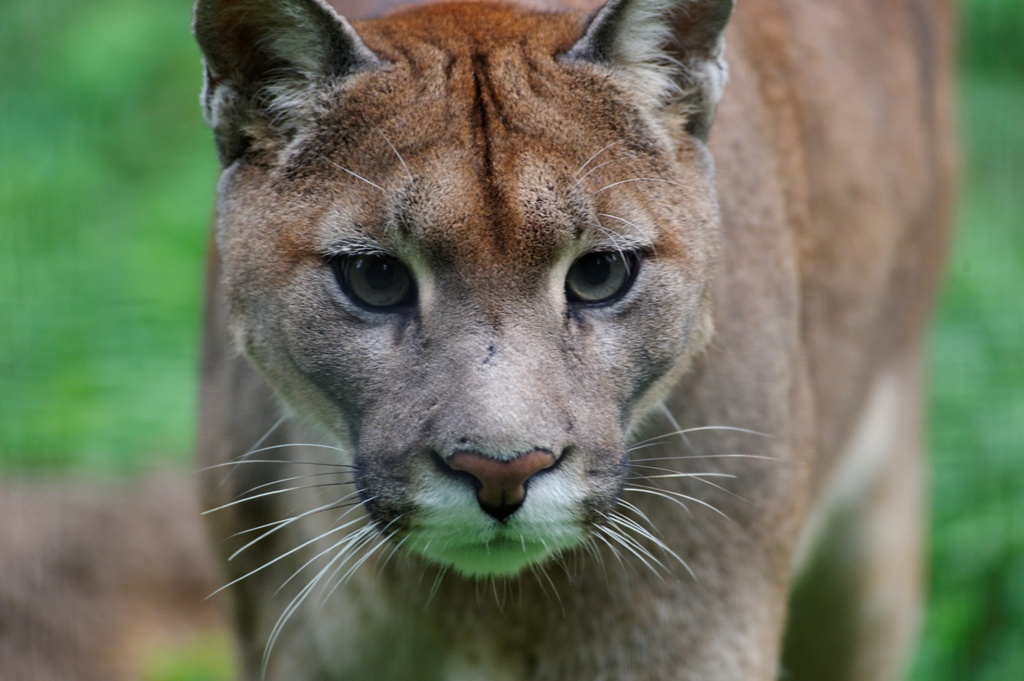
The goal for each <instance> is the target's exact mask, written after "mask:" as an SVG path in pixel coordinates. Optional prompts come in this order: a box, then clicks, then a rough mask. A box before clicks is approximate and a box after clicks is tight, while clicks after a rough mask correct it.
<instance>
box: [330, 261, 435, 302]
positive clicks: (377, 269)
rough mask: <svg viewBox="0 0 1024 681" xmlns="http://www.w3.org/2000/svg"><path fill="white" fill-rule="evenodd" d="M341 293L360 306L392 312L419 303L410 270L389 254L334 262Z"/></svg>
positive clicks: (332, 265) (333, 266)
mask: <svg viewBox="0 0 1024 681" xmlns="http://www.w3.org/2000/svg"><path fill="white" fill-rule="evenodd" d="M331 268H332V269H333V270H334V276H335V278H336V279H337V280H338V285H339V286H340V287H341V290H342V291H343V292H344V293H345V295H347V296H348V297H349V299H350V300H351V301H352V302H354V303H355V304H356V305H358V306H359V307H362V308H364V309H367V310H372V311H374V312H392V311H395V310H397V309H400V308H405V307H410V306H412V305H415V303H416V286H415V282H414V280H413V278H412V275H411V274H410V273H409V270H408V268H406V266H405V265H403V264H402V263H401V261H399V260H396V259H395V258H392V257H390V256H387V255H376V254H372V255H343V256H338V257H336V258H333V259H332V260H331Z"/></svg>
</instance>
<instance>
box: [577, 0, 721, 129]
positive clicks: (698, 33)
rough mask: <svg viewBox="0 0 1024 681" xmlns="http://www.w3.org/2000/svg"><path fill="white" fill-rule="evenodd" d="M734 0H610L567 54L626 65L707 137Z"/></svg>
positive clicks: (649, 92) (718, 91) (647, 88)
mask: <svg viewBox="0 0 1024 681" xmlns="http://www.w3.org/2000/svg"><path fill="white" fill-rule="evenodd" d="M734 5H735V0H609V2H608V4H606V5H605V6H604V7H602V8H601V9H600V10H598V11H597V13H596V14H595V15H593V17H592V18H591V19H590V22H589V24H588V25H587V28H586V32H585V33H584V34H583V37H582V38H580V40H579V41H578V42H577V43H576V44H575V45H573V47H572V48H571V49H570V50H569V51H568V52H567V53H565V55H564V59H567V60H573V61H582V62H590V63H594V64H603V65H606V66H613V67H618V68H622V69H626V70H627V71H629V72H630V73H631V75H632V76H634V78H635V79H636V82H637V83H638V84H639V86H640V88H641V89H642V91H643V93H644V94H646V95H648V96H649V97H651V98H652V99H653V100H654V101H655V102H657V103H661V104H664V103H671V104H674V105H678V106H679V107H680V108H681V109H682V110H683V112H684V113H685V115H686V116H687V124H686V129H687V132H689V133H690V134H691V135H694V136H696V137H699V138H701V139H707V135H708V130H709V129H710V127H711V121H712V119H713V118H714V115H715V108H716V107H717V106H718V101H719V99H720V98H721V96H722V89H723V87H724V86H725V81H726V79H727V78H728V69H727V67H726V63H725V59H724V56H723V52H724V47H725V45H724V39H723V37H722V32H723V30H724V29H725V25H726V24H727V23H728V21H729V17H730V16H731V14H732V10H733V7H734Z"/></svg>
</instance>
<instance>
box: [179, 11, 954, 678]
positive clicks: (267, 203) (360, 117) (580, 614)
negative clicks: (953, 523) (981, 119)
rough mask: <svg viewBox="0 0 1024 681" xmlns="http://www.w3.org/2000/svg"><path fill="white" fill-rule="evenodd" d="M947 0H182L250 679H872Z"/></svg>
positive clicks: (925, 257) (937, 252) (918, 481)
mask: <svg viewBox="0 0 1024 681" xmlns="http://www.w3.org/2000/svg"><path fill="white" fill-rule="evenodd" d="M954 12H955V8H954V7H953V5H952V2H950V1H946V0H815V1H812V0H744V1H743V2H741V3H739V6H738V8H735V11H734V7H733V1H732V0H610V2H609V3H608V4H606V5H604V6H601V7H597V6H594V4H593V3H585V2H579V3H577V2H572V1H566V2H561V3H560V2H545V3H544V4H538V3H529V2H524V3H522V4H521V5H514V4H503V3H492V2H477V3H463V2H452V3H447V2H439V3H432V4H424V5H417V6H412V5H409V6H399V3H397V2H391V1H385V2H383V3H381V4H373V3H370V2H363V1H362V0H338V2H337V3H336V6H335V7H331V6H329V5H327V4H326V3H325V2H323V1H322V0H199V2H198V4H197V6H196V11H195V34H196V38H197V40H198V42H199V45H200V47H201V49H202V52H203V55H204V62H205V70H206V85H205V89H204V91H203V96H202V103H203V108H204V113H205V116H206V119H207V121H208V123H209V124H210V126H211V127H212V129H213V132H214V136H215V140H216V146H217V151H218V154H219V158H220V162H221V163H222V165H223V174H222V176H221V178H220V182H219V186H218V204H217V217H216V227H215V237H216V241H215V246H216V247H215V255H214V257H213V258H212V259H211V261H210V267H209V272H208V276H209V282H210V289H209V290H210V293H209V298H208V302H207V309H208V312H207V331H206V335H205V339H204V343H205V350H204V360H203V364H204V366H203V373H204V379H203V381H204V382H203V389H202V390H203V392H202V417H201V432H200V465H201V466H202V467H204V468H205V469H207V473H206V475H205V476H204V488H203V491H202V495H203V497H204V501H205V503H206V506H207V507H208V508H209V509H210V512H209V513H208V514H207V516H206V517H207V519H208V529H209V532H210V534H211V536H212V538H213V540H214V546H215V547H216V550H217V552H218V555H219V556H220V558H221V561H220V563H221V566H222V568H223V584H224V590H225V593H227V594H228V596H229V598H230V600H231V603H232V606H231V607H232V617H233V623H234V625H233V626H234V629H235V632H236V634H237V639H238V642H239V650H240V654H241V658H242V666H243V669H244V675H245V678H248V679H260V678H267V679H286V680H299V679H380V680H396V681H397V680H403V681H407V680H409V679H416V680H424V681H441V680H445V681H456V680H458V681H462V680H477V679H479V680H484V679H486V680H487V681H504V680H509V681H522V680H526V679H531V680H537V681H541V680H551V681H554V680H559V681H566V680H584V679H585V680H587V681H594V680H598V679H608V680H614V681H634V680H641V679H644V680H651V681H653V680H663V681H667V680H674V681H677V680H682V679H688V680H691V679H692V680H696V679H700V680H702V681H725V680H733V681H739V680H741V679H742V680H744V681H751V680H755V679H756V680H761V681H769V680H772V679H777V678H786V679H815V680H820V679H829V680H830V681H836V680H842V679H862V680H868V679H870V680H872V681H878V680H882V679H892V678H896V677H897V676H899V674H900V673H901V670H902V667H903V665H904V663H905V660H906V657H907V653H908V650H909V646H910V644H911V643H912V641H913V638H914V631H915V621H916V618H917V609H918V601H919V595H920V589H921V572H922V565H921V543H922V515H923V510H922V509H923V482H922V480H923V476H922V466H923V463H922V442H921V423H920V422H921V415H922V381H923V377H922V354H923V335H924V332H925V328H926V325H927V321H928V316H929V309H930V307H931V303H932V299H933V297H934V294H935V290H936V288H937V282H938V280H939V278H940V273H941V270H942V264H943V257H944V253H945V250H946V244H947V238H948V231H949V230H948V228H949V223H950V212H951V210H950V208H951V202H952V198H951V196H952V194H953V190H954V187H953V182H954V181H953V176H954V170H955V150H954V146H953V142H952V134H951V129H952V114H951V110H952V106H951V80H952V76H951V74H952V64H951V53H952V43H953V35H952V30H953V19H954ZM343 16H344V17H347V18H343Z"/></svg>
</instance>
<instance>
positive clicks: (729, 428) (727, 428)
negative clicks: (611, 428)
mask: <svg viewBox="0 0 1024 681" xmlns="http://www.w3.org/2000/svg"><path fill="white" fill-rule="evenodd" d="M705 430H725V431H731V432H737V433H746V434H748V435H758V436H760V437H767V438H770V437H773V436H772V435H769V434H768V433H762V432H759V431H756V430H750V429H749V428H737V427H735V426H696V427H694V428H681V429H679V430H675V431H673V432H671V433H663V434H661V435H656V436H654V437H650V438H647V439H646V440H641V441H640V442H636V443H634V444H633V445H631V446H630V447H629V448H628V449H627V451H631V450H632V448H633V447H636V446H637V445H643V444H647V443H648V442H655V441H656V440H664V439H667V438H670V437H672V436H674V435H687V434H689V433H699V432H701V431H705Z"/></svg>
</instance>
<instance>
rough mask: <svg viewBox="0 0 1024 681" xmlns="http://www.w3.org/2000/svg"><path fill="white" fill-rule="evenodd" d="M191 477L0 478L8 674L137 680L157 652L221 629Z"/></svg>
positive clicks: (3, 645) (18, 680) (47, 679)
mask: <svg viewBox="0 0 1024 681" xmlns="http://www.w3.org/2000/svg"><path fill="white" fill-rule="evenodd" d="M193 487H194V482H193V480H192V479H191V478H188V477H185V476H174V475H170V474H159V475H153V476H148V477H145V478H141V479H117V480H100V479H84V480H82V479H78V480H71V479H48V478H28V479H13V480H12V479H8V480H4V481H3V482H2V483H0V678H3V679H4V681H119V680H122V679H124V680H128V679H133V680H137V679H139V678H140V671H141V668H142V666H143V665H144V663H145V659H144V658H145V656H146V654H147V652H148V651H152V650H155V649H158V648H160V647H166V646H173V645H175V644H176V643H178V642H181V641H185V640H188V639H189V638H193V637H195V636H196V635H199V634H200V632H209V631H211V630H214V629H217V628H219V627H220V626H221V614H220V611H219V607H218V605H217V603H216V600H215V599H211V600H207V601H204V600H203V599H204V598H206V597H207V596H208V595H209V594H210V593H211V592H212V591H213V590H214V589H216V588H217V586H218V581H217V578H216V570H215V569H214V566H213V562H212V561H211V559H210V556H209V551H208V547H207V542H206V537H205V536H204V534H203V529H202V526H201V524H200V518H199V506H198V502H197V500H196V495H195V491H194V489H193Z"/></svg>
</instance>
